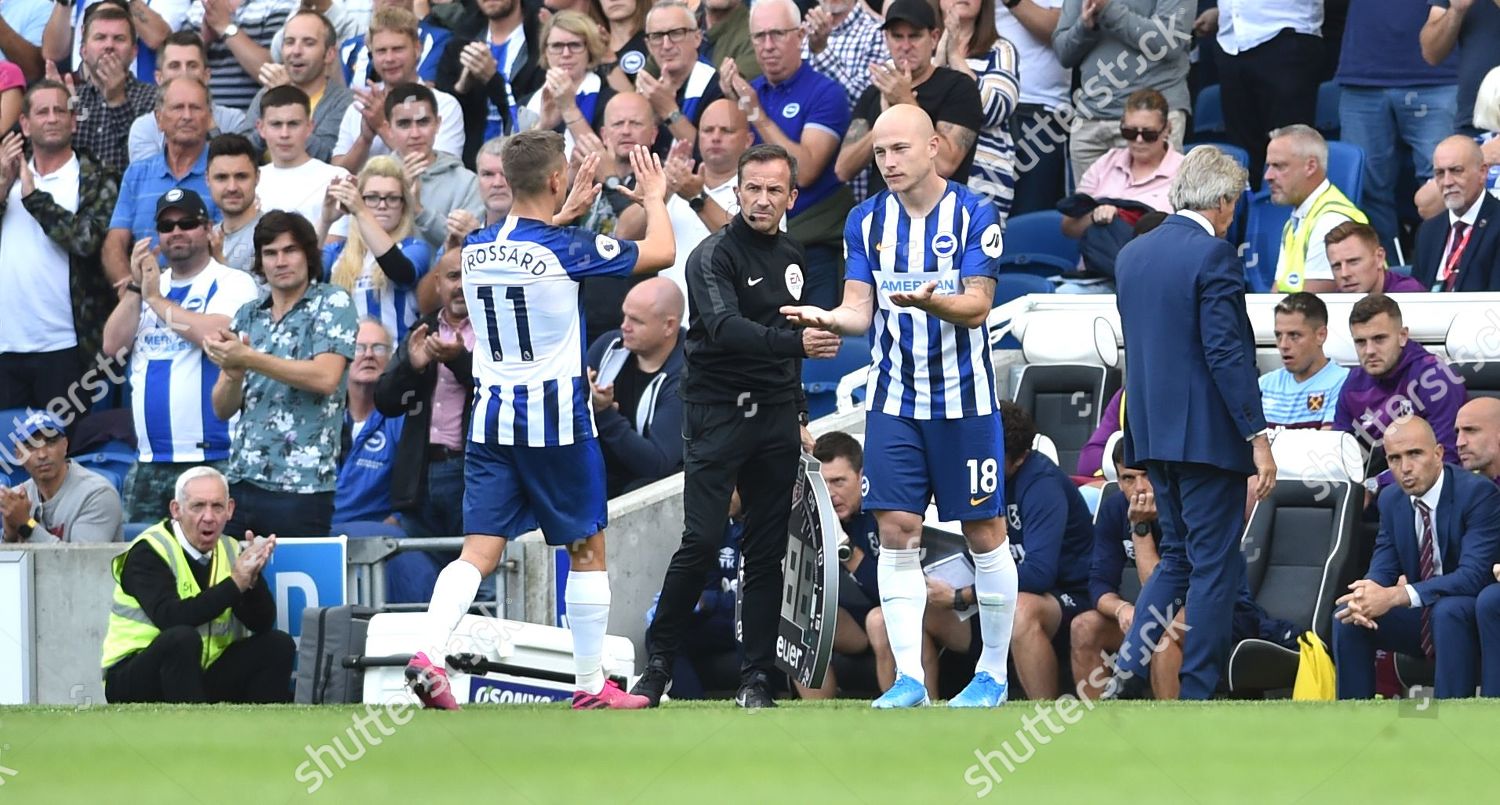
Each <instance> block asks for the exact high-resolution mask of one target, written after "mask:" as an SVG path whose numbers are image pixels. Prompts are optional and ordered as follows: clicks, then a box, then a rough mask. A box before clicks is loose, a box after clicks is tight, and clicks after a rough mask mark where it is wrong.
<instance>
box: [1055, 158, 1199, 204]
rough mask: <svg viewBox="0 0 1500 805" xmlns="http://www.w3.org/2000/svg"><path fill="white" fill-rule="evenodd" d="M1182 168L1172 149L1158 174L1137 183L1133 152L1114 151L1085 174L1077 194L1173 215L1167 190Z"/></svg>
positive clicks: (1156, 172) (1155, 173) (1180, 160)
mask: <svg viewBox="0 0 1500 805" xmlns="http://www.w3.org/2000/svg"><path fill="white" fill-rule="evenodd" d="M1180 165H1182V154H1179V153H1177V152H1176V151H1174V150H1170V149H1169V150H1168V151H1167V155H1166V156H1164V157H1162V160H1161V164H1160V165H1157V166H1156V171H1155V172H1154V173H1152V174H1151V175H1150V176H1148V177H1146V179H1145V180H1144V181H1139V182H1138V181H1136V180H1134V179H1132V178H1131V177H1130V149H1128V148H1111V149H1110V150H1109V153H1107V154H1105V155H1104V156H1102V157H1100V158H1099V159H1098V160H1097V161H1095V162H1094V164H1093V165H1092V166H1090V167H1089V169H1088V171H1087V172H1085V173H1084V174H1083V178H1082V179H1081V180H1079V182H1078V192H1080V193H1087V194H1088V195H1090V196H1093V197H1094V198H1121V199H1129V200H1130V201H1139V202H1140V203H1142V204H1146V205H1148V206H1150V207H1151V208H1152V209H1155V210H1161V211H1162V212H1165V213H1170V212H1172V204H1171V203H1170V202H1169V201H1167V189H1168V188H1169V187H1171V185H1172V177H1174V176H1176V175H1177V168H1178V166H1180Z"/></svg>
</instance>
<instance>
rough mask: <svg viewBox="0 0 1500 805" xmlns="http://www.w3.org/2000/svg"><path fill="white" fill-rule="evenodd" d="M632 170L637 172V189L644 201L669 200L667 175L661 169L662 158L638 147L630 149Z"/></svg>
mask: <svg viewBox="0 0 1500 805" xmlns="http://www.w3.org/2000/svg"><path fill="white" fill-rule="evenodd" d="M630 169H631V170H632V171H634V172H635V189H636V190H637V191H638V192H639V193H640V196H641V199H642V200H643V201H645V200H649V199H653V198H655V199H658V200H660V201H662V202H663V203H665V202H666V199H667V174H666V172H665V171H663V170H662V169H661V157H659V156H657V155H656V154H653V153H651V149H649V148H647V147H646V146H644V145H638V146H636V147H634V148H632V149H630Z"/></svg>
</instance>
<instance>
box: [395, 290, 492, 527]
mask: <svg viewBox="0 0 1500 805" xmlns="http://www.w3.org/2000/svg"><path fill="white" fill-rule="evenodd" d="M417 324H425V325H427V330H428V332H430V333H432V334H433V335H434V336H436V335H437V332H438V314H436V313H433V314H429V315H427V316H423V317H422V319H421V321H419V322H417ZM413 326H415V325H413ZM406 345H407V342H406V341H405V340H402V342H401V346H400V347H398V348H397V349H396V355H395V356H394V357H393V358H391V362H390V363H389V364H387V365H386V367H385V372H383V373H382V374H381V375H380V380H379V381H378V382H377V383H376V384H375V409H376V410H378V411H380V413H381V414H382V415H384V416H402V415H405V416H406V424H405V425H403V426H402V428H401V440H400V441H398V442H396V462H395V466H394V468H393V469H392V470H391V508H393V509H395V510H396V511H406V510H410V509H413V508H415V507H416V506H418V505H419V504H421V502H422V496H423V495H424V494H425V493H426V490H427V445H428V436H429V434H430V432H431V430H432V395H433V392H434V391H436V390H437V379H438V373H437V364H436V363H429V364H427V368H425V369H423V370H422V371H420V372H418V371H417V370H416V369H414V368H412V365H411V353H410V350H408V349H407V346H406ZM444 365H445V366H447V367H448V371H450V372H452V373H453V376H454V378H455V379H456V380H458V383H459V385H461V386H463V387H464V388H469V387H471V386H473V385H474V353H472V352H469V351H467V350H465V351H464V352H463V353H461V354H460V355H459V356H458V357H457V358H454V359H453V361H452V362H450V363H447V364H444ZM473 407H474V395H472V394H465V395H464V414H463V417H464V430H463V432H464V434H465V443H467V434H468V432H469V416H470V415H471V414H472V413H473ZM454 505H458V504H457V503H455V504H454Z"/></svg>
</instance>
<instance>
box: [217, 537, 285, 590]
mask: <svg viewBox="0 0 1500 805" xmlns="http://www.w3.org/2000/svg"><path fill="white" fill-rule="evenodd" d="M275 551H276V535H275V534H272V535H271V536H269V537H266V538H264V539H261V540H257V539H256V537H255V532H253V531H248V530H247V531H246V532H245V547H244V548H243V549H242V550H241V551H240V555H239V557H238V558H237V559H235V560H234V568H233V569H232V570H231V571H230V572H229V577H230V578H231V579H233V580H234V586H236V587H238V588H240V592H245V591H246V590H249V589H250V588H251V587H254V586H255V582H256V580H258V579H259V578H260V572H261V570H263V569H264V568H265V566H266V563H267V562H269V561H271V554H272V553H274V552H275Z"/></svg>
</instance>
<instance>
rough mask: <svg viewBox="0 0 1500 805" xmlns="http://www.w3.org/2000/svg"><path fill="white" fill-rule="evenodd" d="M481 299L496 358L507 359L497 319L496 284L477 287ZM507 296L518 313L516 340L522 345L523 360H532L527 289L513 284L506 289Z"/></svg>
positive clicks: (498, 359)
mask: <svg viewBox="0 0 1500 805" xmlns="http://www.w3.org/2000/svg"><path fill="white" fill-rule="evenodd" d="M475 293H476V294H478V296H479V299H480V301H482V302H484V326H485V327H486V328H487V330H486V331H487V332H488V333H489V336H490V344H492V345H493V346H494V359H495V360H497V361H503V360H505V356H504V354H502V352H501V350H500V325H499V322H497V321H496V320H495V316H496V310H495V286H493V285H482V286H480V287H479V288H477V289H475ZM505 298H506V299H508V300H510V303H511V309H512V310H514V311H515V314H516V341H517V343H519V344H520V345H521V360H523V361H529V360H532V352H531V323H530V321H529V320H528V319H527V316H526V289H525V288H522V287H520V286H516V285H512V286H510V287H508V288H506V289H505Z"/></svg>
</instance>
